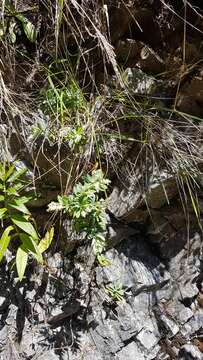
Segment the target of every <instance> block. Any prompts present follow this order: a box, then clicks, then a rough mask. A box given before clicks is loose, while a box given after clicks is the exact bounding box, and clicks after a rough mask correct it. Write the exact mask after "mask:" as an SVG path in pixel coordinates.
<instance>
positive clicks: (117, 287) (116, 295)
mask: <svg viewBox="0 0 203 360" xmlns="http://www.w3.org/2000/svg"><path fill="white" fill-rule="evenodd" d="M106 292H107V293H108V294H109V295H110V296H111V298H112V299H113V300H114V301H122V300H123V297H124V290H123V289H122V285H121V284H118V283H115V284H112V285H111V286H106Z"/></svg>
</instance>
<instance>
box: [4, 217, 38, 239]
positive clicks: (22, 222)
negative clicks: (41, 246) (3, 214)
mask: <svg viewBox="0 0 203 360" xmlns="http://www.w3.org/2000/svg"><path fill="white" fill-rule="evenodd" d="M11 220H12V221H13V223H14V224H15V225H17V226H18V227H19V228H20V229H22V230H23V231H25V232H26V233H27V234H28V235H30V236H31V237H32V238H33V239H34V240H37V241H38V240H39V237H38V234H37V232H36V230H35V228H34V226H33V225H32V224H31V223H30V222H29V221H28V220H27V219H26V217H25V216H23V215H21V214H13V215H11Z"/></svg>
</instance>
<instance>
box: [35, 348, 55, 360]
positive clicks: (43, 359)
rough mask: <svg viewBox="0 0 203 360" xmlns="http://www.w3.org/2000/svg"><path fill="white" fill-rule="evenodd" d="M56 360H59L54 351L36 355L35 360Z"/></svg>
mask: <svg viewBox="0 0 203 360" xmlns="http://www.w3.org/2000/svg"><path fill="white" fill-rule="evenodd" d="M34 359H35V358H34ZM57 359H59V356H57V355H56V353H55V352H54V350H49V351H45V352H44V353H43V354H41V355H38V356H37V358H36V360H57Z"/></svg>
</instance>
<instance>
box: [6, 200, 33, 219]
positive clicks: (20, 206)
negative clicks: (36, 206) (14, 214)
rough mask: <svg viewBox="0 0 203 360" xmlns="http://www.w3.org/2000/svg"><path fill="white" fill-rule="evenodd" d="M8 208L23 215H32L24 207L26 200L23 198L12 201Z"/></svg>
mask: <svg viewBox="0 0 203 360" xmlns="http://www.w3.org/2000/svg"><path fill="white" fill-rule="evenodd" d="M8 206H9V207H11V208H12V209H16V210H18V211H20V212H22V213H23V214H27V215H30V212H29V210H28V208H27V207H26V206H25V205H24V199H22V198H19V199H15V200H12V201H11V202H9V204H8Z"/></svg>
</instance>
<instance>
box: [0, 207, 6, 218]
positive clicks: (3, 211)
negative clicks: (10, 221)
mask: <svg viewBox="0 0 203 360" xmlns="http://www.w3.org/2000/svg"><path fill="white" fill-rule="evenodd" d="M6 212H7V209H6V208H1V209H0V220H1V219H2V218H3V216H4V214H5V213H6Z"/></svg>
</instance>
